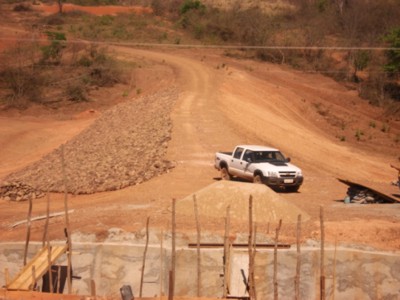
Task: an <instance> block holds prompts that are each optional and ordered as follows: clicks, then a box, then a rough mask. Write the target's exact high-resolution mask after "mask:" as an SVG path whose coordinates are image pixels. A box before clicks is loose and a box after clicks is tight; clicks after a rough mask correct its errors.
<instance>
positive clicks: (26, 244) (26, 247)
mask: <svg viewBox="0 0 400 300" xmlns="http://www.w3.org/2000/svg"><path fill="white" fill-rule="evenodd" d="M31 216H32V196H30V197H29V208H28V222H27V223H26V240H25V250H24V266H26V259H27V256H28V247H29V240H30V238H31Z"/></svg>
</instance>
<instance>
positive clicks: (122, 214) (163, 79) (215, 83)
mask: <svg viewBox="0 0 400 300" xmlns="http://www.w3.org/2000/svg"><path fill="white" fill-rule="evenodd" d="M114 50H115V51H116V53H118V56H119V58H120V59H131V58H133V57H135V58H139V59H142V60H145V61H149V62H151V64H149V65H152V66H153V67H154V69H153V70H151V68H150V69H148V70H147V72H148V77H146V76H145V77H142V79H141V80H143V81H146V83H145V84H146V86H147V87H149V88H148V90H146V89H144V92H145V93H146V92H148V93H150V92H151V90H152V88H151V87H152V86H157V88H160V89H161V88H163V87H167V86H170V85H176V86H177V87H178V88H179V90H180V94H179V99H178V102H177V103H176V104H175V107H174V110H173V112H172V114H171V118H172V122H173V131H172V139H171V141H170V142H169V146H168V153H167V159H169V160H171V161H175V162H176V163H177V167H176V168H175V169H173V170H172V171H171V172H169V173H167V174H164V175H162V176H159V177H156V178H153V179H151V180H149V181H147V182H145V183H143V184H139V185H136V186H132V187H129V188H125V189H122V190H118V191H114V192H104V193H98V194H93V195H79V196H73V195H70V196H69V197H68V208H69V209H74V212H73V213H72V214H71V215H70V217H69V220H70V227H71V232H72V233H76V232H80V233H83V234H92V233H95V234H96V236H97V239H98V240H99V241H101V240H103V239H104V238H105V237H107V235H108V230H109V229H110V228H113V227H118V228H122V229H123V230H125V231H130V232H139V231H143V229H144V227H145V224H146V219H147V217H150V227H151V228H152V229H151V230H155V231H159V230H164V231H168V230H170V223H171V221H170V219H171V203H172V199H176V200H177V202H178V203H179V201H183V199H184V198H185V197H191V195H193V194H196V193H197V192H198V191H199V190H201V189H204V188H206V187H207V186H209V185H211V184H213V183H215V182H216V181H218V180H219V179H220V178H219V173H218V172H217V171H216V170H215V169H214V168H213V159H214V153H215V152H216V151H220V150H223V151H229V150H231V149H233V147H234V146H235V145H236V144H246V143H247V144H262V145H270V146H274V147H277V148H280V149H281V150H282V151H283V152H284V153H285V154H286V155H287V156H290V157H291V158H292V162H293V163H294V164H296V165H298V166H299V167H301V168H302V169H303V173H304V177H305V182H304V184H303V186H302V187H301V189H300V191H299V192H298V193H281V194H279V197H280V198H282V199H284V201H285V202H289V203H291V204H292V205H294V206H296V211H298V209H299V210H300V211H301V210H302V211H303V212H304V215H308V216H310V219H309V220H307V221H304V223H303V226H302V240H303V241H304V242H305V241H306V240H310V239H311V240H314V239H316V240H319V238H320V231H319V230H320V229H319V224H320V221H319V217H320V211H321V208H323V214H324V221H325V230H326V239H327V241H328V242H329V243H335V242H337V243H339V244H346V245H354V246H355V247H358V246H370V247H374V248H378V249H383V250H399V249H400V206H399V205H398V204H384V205H378V204H373V205H356V204H351V205H345V204H344V203H343V198H344V197H345V195H346V190H347V186H346V185H344V184H342V183H340V182H339V181H338V180H337V178H345V179H351V180H354V181H356V182H361V183H370V184H373V185H374V186H377V187H379V188H380V189H383V190H385V191H387V193H388V194H390V195H395V196H396V197H398V194H399V191H398V189H396V188H395V187H393V186H391V185H390V182H391V181H392V180H394V179H395V177H396V175H397V174H396V173H395V172H394V170H393V169H391V168H390V167H389V163H396V162H397V157H398V155H399V144H397V143H396V142H394V141H393V140H394V138H393V137H394V136H396V134H399V130H400V127H399V121H398V120H397V121H396V120H395V119H385V118H384V113H383V111H382V110H380V109H379V108H374V107H371V106H369V105H368V103H367V102H366V101H364V100H362V99H360V98H358V97H357V95H356V94H355V92H354V91H349V90H347V89H345V88H344V87H342V86H341V85H339V84H338V83H336V82H334V81H333V80H331V79H329V78H326V77H323V76H321V75H317V74H305V73H301V72H296V71H293V70H291V69H289V68H286V67H284V66H278V65H271V64H267V63H261V62H254V61H248V60H244V59H234V58H228V57H226V56H224V55H223V51H219V50H205V49H148V50H145V49H133V48H128V47H115V48H114ZM160 65H162V66H163V68H168V69H169V70H170V71H169V72H161V73H157V76H154V72H156V71H155V70H158V66H160ZM171 74H173V76H171ZM152 75H153V76H152ZM122 93H123V91H122V90H121V93H120V95H121V94H122ZM99 97H101V95H99ZM93 105H94V106H95V104H93ZM93 109H96V107H93ZM29 114H30V116H25V115H24V114H23V113H22V114H14V115H12V116H8V115H7V113H2V117H1V118H0V144H1V149H0V155H1V162H0V179H1V178H4V176H6V175H7V174H9V173H10V172H12V171H15V170H18V169H20V168H22V167H23V166H25V165H27V164H29V163H32V162H34V161H36V160H37V159H38V158H39V157H41V156H42V155H44V154H45V153H48V152H49V151H51V150H52V149H54V148H56V147H58V146H59V145H60V144H61V143H63V142H65V141H66V140H68V139H70V138H72V137H73V136H74V135H76V134H78V133H79V132H80V131H81V130H82V129H84V128H86V127H87V126H89V125H90V124H91V122H92V121H93V120H94V118H95V117H96V115H93V116H90V117H88V118H83V119H82V118H67V119H65V120H62V121H60V119H59V118H58V119H57V118H52V117H51V116H49V115H42V114H40V111H38V113H37V114H36V115H35V113H34V111H30V112H29ZM156 117H157V116H154V118H156ZM371 121H374V122H376V124H383V123H384V122H390V128H391V132H390V135H389V134H385V133H383V132H381V131H380V130H379V128H371V127H369V126H368V124H370V122H371ZM343 122H345V124H346V126H342V125H341V124H343ZM357 128H359V129H363V130H364V132H365V134H364V137H363V138H362V140H361V141H356V140H355V139H354V132H355V131H356V129H357ZM116 130H117V129H116ZM339 135H346V136H347V139H346V141H345V142H341V141H340V139H339V138H338V136H339ZM82 163H84V162H82ZM239 183H240V182H239ZM240 184H244V185H251V184H250V183H240ZM246 189H249V190H250V191H249V194H251V193H252V192H251V188H248V186H246ZM249 196H250V195H249ZM225 197H226V198H225ZM229 197H230V194H229V193H226V195H224V197H222V198H223V199H215V202H216V203H218V201H221V202H223V203H224V201H228V200H229V199H228V200H227V198H229ZM271 197H272V196H271ZM274 197H275V196H274ZM50 198H51V211H52V212H57V211H62V210H64V196H63V195H61V194H52V195H50ZM254 201H257V199H256V198H255V199H254ZM228 202H229V201H228ZM226 203H227V202H226ZM199 205H200V206H201V205H202V204H201V203H199ZM204 205H207V208H206V209H205V210H204V211H208V210H210V209H211V210H212V209H213V204H212V203H208V202H207V203H204ZM210 206H211V207H210ZM178 207H179V205H178ZM240 207H243V206H240ZM272 209H273V208H272ZM240 210H243V209H242V208H241V209H240ZM27 211H28V203H27V202H18V203H17V202H6V201H0V240H1V241H22V240H24V239H25V235H26V227H25V226H16V227H12V224H13V223H15V222H17V221H20V220H22V219H25V218H26V215H27ZM45 211H46V198H41V199H37V200H35V201H34V205H33V216H38V215H43V214H45ZM189 211H192V209H191V208H190V207H189V206H187V208H186V210H185V211H182V212H180V211H179V210H178V211H177V231H180V232H184V233H188V234H190V233H193V232H195V224H194V217H193V214H191V213H188V212H189ZM224 211H225V209H224V208H221V210H220V213H213V214H209V215H207V213H205V214H203V215H201V216H200V222H201V226H202V230H203V231H204V232H212V233H215V234H221V233H223V230H224V225H223V224H224V217H225V214H224ZM246 213H247V212H246V211H238V212H236V215H238V216H240V217H237V218H235V217H233V218H232V220H231V230H232V234H235V233H246V232H247V221H245V218H243V215H245V214H246ZM257 221H258V227H257V228H258V230H259V231H260V232H262V233H264V234H266V235H270V236H271V237H273V236H274V230H273V229H274V228H275V226H276V225H277V222H276V220H272V219H267V218H266V219H264V220H257ZM43 226H44V221H36V222H33V224H32V232H31V239H32V240H41V238H42V235H43ZM63 227H64V219H63V218H60V217H58V218H53V219H51V221H50V225H49V228H50V239H62V238H64V237H63V230H62V228H63ZM281 236H282V241H284V242H288V243H294V242H295V223H294V222H290V221H286V222H284V223H283V227H282V234H281Z"/></svg>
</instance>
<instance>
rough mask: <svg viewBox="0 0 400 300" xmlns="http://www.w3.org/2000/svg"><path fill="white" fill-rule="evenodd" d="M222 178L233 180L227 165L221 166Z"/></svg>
mask: <svg viewBox="0 0 400 300" xmlns="http://www.w3.org/2000/svg"><path fill="white" fill-rule="evenodd" d="M221 178H222V180H231V178H232V176H231V174H229V172H228V169H227V168H226V167H223V168H221Z"/></svg>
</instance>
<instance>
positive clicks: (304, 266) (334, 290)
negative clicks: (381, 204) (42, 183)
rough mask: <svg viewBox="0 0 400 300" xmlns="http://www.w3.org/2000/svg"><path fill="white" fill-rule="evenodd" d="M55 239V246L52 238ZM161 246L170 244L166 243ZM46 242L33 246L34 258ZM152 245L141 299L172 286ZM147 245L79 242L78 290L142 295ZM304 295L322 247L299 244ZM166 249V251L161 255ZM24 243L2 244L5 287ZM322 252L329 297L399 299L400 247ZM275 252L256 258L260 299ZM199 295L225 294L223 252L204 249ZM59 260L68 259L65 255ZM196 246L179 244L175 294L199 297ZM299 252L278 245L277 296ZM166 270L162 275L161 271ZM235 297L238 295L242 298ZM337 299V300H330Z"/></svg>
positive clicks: (289, 284) (289, 286)
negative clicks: (198, 292) (127, 289)
mask: <svg viewBox="0 0 400 300" xmlns="http://www.w3.org/2000/svg"><path fill="white" fill-rule="evenodd" d="M53 244H54V243H53ZM164 245H168V246H169V244H167V243H165V244H164ZM40 247H41V243H30V247H29V255H28V257H29V258H31V257H33V256H34V254H35V253H36V252H37V251H38V249H39V248H40ZM163 248H164V249H162V250H161V247H160V245H159V244H152V245H150V246H149V248H148V251H147V259H146V267H145V273H144V286H143V296H144V297H150V296H154V295H159V294H160V289H162V291H163V292H164V293H166V292H167V291H168V271H169V265H170V249H169V247H163ZM143 253H144V245H143V244H142V243H137V244H134V243H131V242H129V243H123V242H117V243H113V242H108V243H102V244H100V243H84V242H74V244H73V255H72V265H73V272H74V275H77V276H80V277H82V279H74V281H73V292H74V293H77V294H81V295H88V294H90V280H91V279H93V280H94V281H95V282H96V290H97V294H98V295H103V296H104V295H108V296H119V295H120V292H119V289H120V287H121V286H122V285H131V287H132V289H133V293H134V295H135V296H138V295H139V287H140V275H141V266H142V260H143ZM301 253H302V254H301V262H302V263H301V275H300V276H301V278H300V280H301V285H300V288H301V298H302V299H317V298H319V276H320V274H319V270H320V267H319V262H320V258H319V255H320V250H319V247H317V246H314V247H310V246H308V247H303V248H302V249H301ZM161 254H162V255H161ZM23 255H24V243H0V285H1V286H3V285H4V284H5V272H4V269H5V268H7V269H8V271H9V274H10V278H13V276H15V274H17V273H18V271H19V270H20V268H21V267H22V264H23ZM334 258H335V251H334V249H332V248H328V249H326V251H325V275H326V296H327V298H326V299H399V295H400V252H373V251H365V250H355V249H346V248H338V249H337V251H336V259H334ZM273 259H274V254H273V250H272V249H271V250H264V249H263V250H259V251H258V252H257V255H256V258H255V263H256V270H255V277H256V289H257V294H258V299H263V300H266V299H273V292H274V290H273V268H274V267H273V264H274V261H273ZM201 261H202V280H201V282H202V295H203V296H210V297H211V296H213V297H220V296H222V284H223V276H222V274H223V249H201ZM231 261H232V268H231V269H232V274H231V285H232V288H231V291H232V292H234V293H242V294H244V293H245V286H244V283H243V277H242V276H241V274H239V273H241V271H240V270H243V272H244V273H245V275H246V274H247V261H248V260H247V251H246V250H244V249H234V250H233V255H232V260H231ZM59 263H60V264H66V256H65V255H64V256H63V257H61V259H60V261H59ZM196 263H197V256H196V249H189V248H187V247H179V248H178V249H177V254H176V286H175V295H187V296H195V295H196V275H197V270H196ZM295 272H296V249H295V247H292V249H285V250H278V291H279V299H294V276H295ZM161 275H162V276H161ZM237 296H238V295H237ZM332 297H334V298H332Z"/></svg>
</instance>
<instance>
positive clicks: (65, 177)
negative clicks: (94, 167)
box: [61, 145, 72, 294]
mask: <svg viewBox="0 0 400 300" xmlns="http://www.w3.org/2000/svg"><path fill="white" fill-rule="evenodd" d="M61 168H62V175H63V183H64V209H65V231H66V236H67V245H68V250H67V258H68V262H67V281H68V294H71V293H72V278H71V270H72V265H71V264H72V242H71V232H70V228H69V217H68V190H67V175H66V171H65V155H64V145H61Z"/></svg>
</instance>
